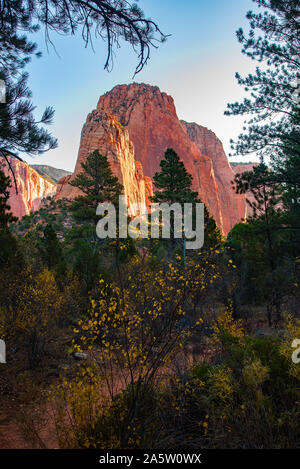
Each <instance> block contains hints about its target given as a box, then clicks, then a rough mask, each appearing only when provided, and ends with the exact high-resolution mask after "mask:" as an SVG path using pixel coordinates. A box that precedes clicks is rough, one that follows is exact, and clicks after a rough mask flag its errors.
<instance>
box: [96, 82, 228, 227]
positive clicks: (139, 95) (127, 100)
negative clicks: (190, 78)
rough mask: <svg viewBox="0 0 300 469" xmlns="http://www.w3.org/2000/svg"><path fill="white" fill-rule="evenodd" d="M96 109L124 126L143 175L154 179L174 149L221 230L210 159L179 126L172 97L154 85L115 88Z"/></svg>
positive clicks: (215, 184)
mask: <svg viewBox="0 0 300 469" xmlns="http://www.w3.org/2000/svg"><path fill="white" fill-rule="evenodd" d="M97 109H98V110H101V109H106V110H109V111H110V112H111V113H112V114H114V115H115V116H116V117H117V119H118V121H119V122H120V123H121V124H122V125H124V126H125V127H126V128H127V129H128V131H129V135H130V140H131V141H132V142H133V144H134V148H135V158H136V160H138V161H140V162H141V163H142V166H143V170H144V174H145V175H146V176H148V177H153V176H154V174H155V172H156V171H159V169H160V167H159V163H160V161H161V159H162V158H163V156H164V153H165V151H166V150H167V148H169V147H170V148H173V149H174V150H175V151H176V152H177V153H178V155H179V156H180V158H181V159H182V160H183V162H184V164H185V167H186V169H187V171H188V172H189V173H190V174H192V176H193V186H194V190H197V191H198V193H199V196H200V198H201V199H202V200H203V202H205V203H206V205H207V207H208V209H209V211H210V213H211V215H212V216H213V217H214V218H215V220H216V222H217V224H218V226H219V227H220V228H221V229H222V230H223V214H222V211H221V206H220V199H219V194H218V190H217V182H216V178H215V174H214V169H213V164H212V161H211V159H210V158H208V157H207V156H205V155H203V154H202V153H201V151H200V150H199V148H198V147H197V145H196V144H195V143H194V142H192V141H191V139H190V138H189V136H188V135H187V133H186V131H185V129H184V128H183V126H182V125H181V123H180V121H179V119H178V117H177V114H176V109H175V105H174V101H173V98H172V97H171V96H168V95H167V94H166V93H161V91H160V90H159V88H158V87H157V86H150V85H145V84H137V83H133V84H131V85H118V86H116V87H115V88H114V89H113V90H112V91H110V92H109V93H106V94H105V95H104V96H101V98H100V100H99V102H98V106H97Z"/></svg>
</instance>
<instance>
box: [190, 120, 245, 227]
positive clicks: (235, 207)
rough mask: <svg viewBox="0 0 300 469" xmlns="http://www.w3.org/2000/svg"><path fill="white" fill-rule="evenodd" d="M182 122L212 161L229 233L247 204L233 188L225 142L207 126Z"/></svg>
mask: <svg viewBox="0 0 300 469" xmlns="http://www.w3.org/2000/svg"><path fill="white" fill-rule="evenodd" d="M181 124H182V125H183V127H184V128H185V129H186V131H187V134H188V136H189V137H190V139H191V140H192V141H193V142H195V143H196V145H197V147H198V148H199V150H200V151H201V153H202V154H204V155H207V156H208V157H209V158H210V159H211V161H212V164H213V168H214V173H215V177H216V181H217V186H218V194H219V198H220V204H221V212H222V215H223V217H222V218H223V228H224V231H225V233H228V231H230V229H231V228H232V227H233V226H234V225H235V224H236V223H238V222H239V221H240V220H241V219H242V218H244V217H245V215H246V212H245V210H246V205H245V196H244V195H241V194H235V192H234V190H233V187H232V181H233V180H234V176H235V173H234V171H233V170H232V168H231V166H230V164H229V161H228V158H227V156H226V154H225V152H224V148H223V144H222V142H221V141H220V140H219V139H218V137H217V136H216V135H215V134H214V133H213V132H212V131H211V130H209V129H207V128H206V127H202V126H201V125H198V124H195V123H188V122H185V121H181Z"/></svg>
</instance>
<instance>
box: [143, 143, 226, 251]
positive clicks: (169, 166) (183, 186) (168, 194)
mask: <svg viewBox="0 0 300 469" xmlns="http://www.w3.org/2000/svg"><path fill="white" fill-rule="evenodd" d="M164 156H165V157H164V159H162V160H161V162H160V167H161V171H160V172H159V173H156V174H155V175H154V178H153V182H154V186H155V187H156V189H157V190H156V191H155V192H154V195H153V197H151V201H152V202H156V203H168V204H173V203H179V204H180V205H181V206H182V207H183V204H184V203H192V204H196V203H200V202H201V201H200V200H199V197H198V193H197V192H195V191H193V190H192V183H193V178H192V176H191V174H189V173H188V172H187V170H186V168H185V166H184V163H183V162H182V161H181V160H180V158H179V156H178V155H177V153H176V152H175V151H174V150H173V149H172V148H168V149H167V151H166V152H165V155H164ZM204 228H205V246H206V247H208V246H210V245H216V244H219V243H220V241H221V234H220V231H219V230H218V228H217V226H216V223H215V221H214V220H213V219H212V218H211V217H210V216H209V213H208V211H207V208H206V207H205V209H204ZM171 240H172V245H173V247H174V246H175V244H176V243H175V240H174V216H173V214H172V213H171Z"/></svg>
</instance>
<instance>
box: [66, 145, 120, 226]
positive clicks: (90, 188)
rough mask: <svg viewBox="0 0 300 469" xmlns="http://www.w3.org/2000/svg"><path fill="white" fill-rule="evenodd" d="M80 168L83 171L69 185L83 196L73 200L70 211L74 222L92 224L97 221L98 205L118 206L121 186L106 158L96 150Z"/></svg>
mask: <svg viewBox="0 0 300 469" xmlns="http://www.w3.org/2000/svg"><path fill="white" fill-rule="evenodd" d="M81 166H82V169H83V171H82V172H81V173H80V174H77V175H76V177H75V179H74V180H73V181H71V182H70V184H71V185H72V186H74V187H77V188H78V189H80V191H81V192H83V193H84V194H85V195H80V196H78V197H76V198H75V200H74V202H73V204H72V205H71V211H72V214H73V217H74V219H75V220H76V221H78V222H85V221H86V222H93V221H96V220H97V216H96V208H97V206H98V205H99V204H100V203H103V202H112V203H113V204H115V206H118V203H119V195H121V193H122V186H121V184H119V182H118V178H117V177H115V176H114V175H113V173H112V171H111V169H110V166H109V162H108V161H107V158H106V157H105V156H102V155H100V153H99V152H98V150H95V151H94V152H93V153H91V154H90V155H89V156H88V157H87V159H86V162H85V163H81Z"/></svg>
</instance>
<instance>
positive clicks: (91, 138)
mask: <svg viewBox="0 0 300 469" xmlns="http://www.w3.org/2000/svg"><path fill="white" fill-rule="evenodd" d="M94 150H99V152H100V153H101V154H102V155H105V156H106V157H107V159H108V161H109V163H110V167H111V169H112V171H113V173H114V174H115V175H116V176H117V177H118V179H119V181H120V182H121V184H122V185H123V187H124V193H125V195H126V197H127V204H128V206H129V207H130V206H131V207H132V209H131V210H130V211H129V214H132V215H133V214H135V213H137V211H139V209H138V207H139V205H138V204H142V206H145V204H146V199H147V198H148V195H149V188H150V187H151V185H150V184H149V181H148V180H147V179H146V178H145V177H144V174H143V168H142V165H140V164H138V163H137V162H136V161H135V157H134V146H133V143H132V142H131V140H130V139H129V134H128V130H127V129H125V128H124V127H123V126H122V125H121V124H120V123H119V122H118V121H117V119H116V117H115V116H114V115H112V114H111V113H110V112H107V111H106V110H103V109H100V110H94V111H93V112H91V113H90V114H89V115H88V117H87V120H86V123H85V124H84V126H83V129H82V133H81V141H80V147H79V153H78V158H77V163H76V167H75V171H74V174H73V175H72V176H67V177H64V178H62V179H61V180H60V181H59V182H58V187H57V195H56V198H59V199H61V198H67V199H72V198H74V197H76V196H77V195H79V194H80V191H79V190H78V189H77V188H76V187H73V186H71V185H70V184H69V183H70V182H71V181H72V180H73V179H74V178H75V176H76V175H77V174H78V173H80V172H81V171H82V166H81V163H82V162H84V161H85V160H86V158H87V156H88V155H89V154H90V153H91V152H92V151H94ZM150 192H151V188H150ZM134 206H135V207H136V208H133V207H134Z"/></svg>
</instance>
